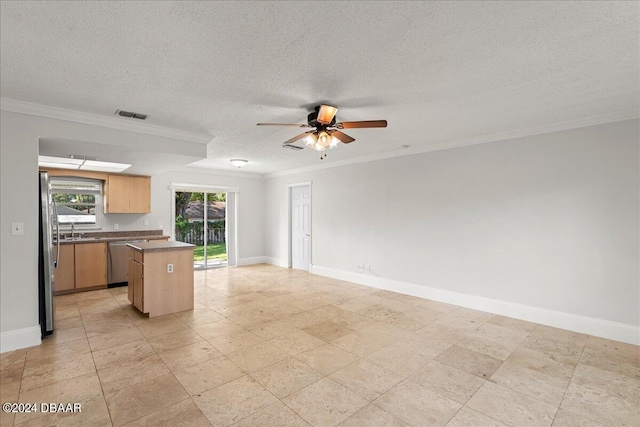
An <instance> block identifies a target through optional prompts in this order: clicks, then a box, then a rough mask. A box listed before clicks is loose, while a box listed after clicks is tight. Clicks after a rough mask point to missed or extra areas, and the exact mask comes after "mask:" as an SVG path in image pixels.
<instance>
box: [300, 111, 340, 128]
mask: <svg viewBox="0 0 640 427" xmlns="http://www.w3.org/2000/svg"><path fill="white" fill-rule="evenodd" d="M318 108H319V107H316V111H313V112H311V113H309V115H308V116H307V123H308V124H309V126H313V127H314V128H318V129H320V128H323V129H324V128H327V127H330V126H333V125H335V124H336V118H335V116H334V117H333V120H331V123H329V124H328V125H325V124H322V123H320V122H319V121H318Z"/></svg>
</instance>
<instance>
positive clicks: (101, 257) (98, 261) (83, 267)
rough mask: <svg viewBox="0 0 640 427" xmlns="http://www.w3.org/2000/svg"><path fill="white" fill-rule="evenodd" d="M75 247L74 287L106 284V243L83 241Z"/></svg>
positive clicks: (91, 286)
mask: <svg viewBox="0 0 640 427" xmlns="http://www.w3.org/2000/svg"><path fill="white" fill-rule="evenodd" d="M74 246H75V247H76V289H81V288H93V287H95V286H106V285H107V244H106V243H83V244H77V245H74Z"/></svg>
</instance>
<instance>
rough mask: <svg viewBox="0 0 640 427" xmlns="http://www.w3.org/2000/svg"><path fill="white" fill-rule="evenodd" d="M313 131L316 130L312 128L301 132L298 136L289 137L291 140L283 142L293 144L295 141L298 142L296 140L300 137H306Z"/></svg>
mask: <svg viewBox="0 0 640 427" xmlns="http://www.w3.org/2000/svg"><path fill="white" fill-rule="evenodd" d="M313 132H314V131H312V130H310V131H309V132H304V133H301V134H300V135H296V136H294V137H293V138H291V139H289V140H287V141H285V142H283V144H291V143H293V142H296V141H297V140H299V139H302V138H304V137H305V136H307V135H309V134H310V133H313Z"/></svg>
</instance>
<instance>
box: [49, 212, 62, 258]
mask: <svg viewBox="0 0 640 427" xmlns="http://www.w3.org/2000/svg"><path fill="white" fill-rule="evenodd" d="M51 201H52V202H53V210H52V211H51V217H52V220H53V215H54V212H55V216H56V243H57V246H58V247H57V250H56V260H55V261H54V262H53V268H58V262H59V261H60V220H59V218H58V205H57V204H56V201H55V200H51Z"/></svg>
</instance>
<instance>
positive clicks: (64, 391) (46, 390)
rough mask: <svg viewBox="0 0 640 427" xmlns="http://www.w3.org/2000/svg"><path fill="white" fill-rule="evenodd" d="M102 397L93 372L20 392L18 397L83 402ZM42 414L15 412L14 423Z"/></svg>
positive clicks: (29, 401) (98, 382)
mask: <svg viewBox="0 0 640 427" xmlns="http://www.w3.org/2000/svg"><path fill="white" fill-rule="evenodd" d="M100 397H102V388H101V387H100V380H99V379H98V375H96V374H95V373H91V374H87V375H83V376H80V377H76V378H72V379H69V380H65V381H60V382H56V383H53V384H51V385H47V386H44V387H39V388H35V389H32V390H29V391H26V392H21V393H20V397H19V399H18V401H19V402H21V403H34V402H36V403H42V402H61V403H68V402H69V403H85V402H89V401H91V400H94V399H97V398H100ZM41 416H44V413H42V412H40V411H38V412H36V413H24V414H16V417H15V423H16V424H19V423H23V422H26V421H31V420H33V419H35V418H40V417H41Z"/></svg>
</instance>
